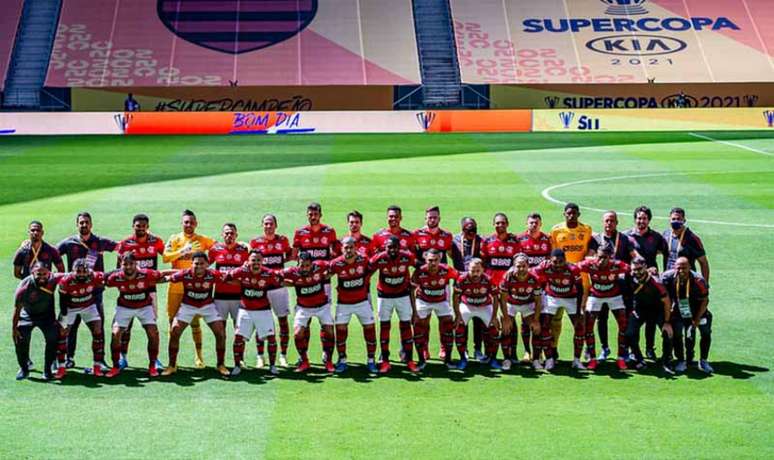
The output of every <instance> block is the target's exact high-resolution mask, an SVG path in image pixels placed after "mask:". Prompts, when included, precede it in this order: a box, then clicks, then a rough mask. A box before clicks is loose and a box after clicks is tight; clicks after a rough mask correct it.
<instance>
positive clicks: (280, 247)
mask: <svg viewBox="0 0 774 460" xmlns="http://www.w3.org/2000/svg"><path fill="white" fill-rule="evenodd" d="M274 247H275V248H276V249H277V250H280V249H282V245H281V244H280V243H277V244H275V245H274Z"/></svg>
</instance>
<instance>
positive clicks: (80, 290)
mask: <svg viewBox="0 0 774 460" xmlns="http://www.w3.org/2000/svg"><path fill="white" fill-rule="evenodd" d="M78 293H79V294H85V293H86V289H83V288H81V289H79V290H78Z"/></svg>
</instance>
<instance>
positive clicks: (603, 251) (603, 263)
mask: <svg viewBox="0 0 774 460" xmlns="http://www.w3.org/2000/svg"><path fill="white" fill-rule="evenodd" d="M612 257H613V248H612V247H611V246H608V245H605V246H601V247H600V248H599V249H597V255H596V257H594V258H593V259H586V260H583V261H582V262H580V263H579V264H578V268H579V269H580V271H581V272H582V273H588V274H589V279H590V280H591V285H590V287H589V291H588V292H584V293H583V296H584V299H587V300H586V301H585V302H583V305H585V306H586V349H587V350H589V355H590V356H591V359H590V360H589V362H588V364H586V368H588V369H590V370H594V369H596V368H597V365H598V361H597V359H596V356H597V351H596V340H595V337H594V322H595V321H596V320H597V316H598V315H599V312H600V311H601V310H602V309H603V308H604V307H607V308H609V309H610V311H611V312H613V316H614V317H615V320H616V322H617V323H618V359H617V360H616V365H617V366H618V369H620V370H626V359H625V354H626V338H625V335H624V334H625V333H626V306H625V305H624V301H623V296H622V295H621V282H620V278H621V277H622V276H623V275H626V273H628V271H629V265H627V264H626V263H625V262H621V261H620V260H614V259H613V258H612ZM605 321H607V319H605Z"/></svg>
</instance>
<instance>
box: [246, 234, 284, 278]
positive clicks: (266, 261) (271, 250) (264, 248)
mask: <svg viewBox="0 0 774 460" xmlns="http://www.w3.org/2000/svg"><path fill="white" fill-rule="evenodd" d="M250 249H258V251H259V252H260V253H261V255H262V256H263V262H262V265H263V266H264V267H266V268H271V269H274V270H277V269H282V268H285V262H287V260H288V259H289V258H290V253H291V249H292V248H291V247H290V241H288V238H287V237H286V236H283V235H274V238H272V239H268V238H266V236H258V237H256V238H254V239H253V240H252V241H250Z"/></svg>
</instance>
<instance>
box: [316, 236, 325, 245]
mask: <svg viewBox="0 0 774 460" xmlns="http://www.w3.org/2000/svg"><path fill="white" fill-rule="evenodd" d="M316 242H317V241H316V240H315V243H316ZM320 243H322V244H328V238H326V237H322V238H320Z"/></svg>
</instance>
